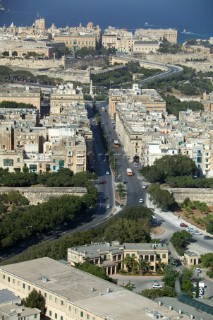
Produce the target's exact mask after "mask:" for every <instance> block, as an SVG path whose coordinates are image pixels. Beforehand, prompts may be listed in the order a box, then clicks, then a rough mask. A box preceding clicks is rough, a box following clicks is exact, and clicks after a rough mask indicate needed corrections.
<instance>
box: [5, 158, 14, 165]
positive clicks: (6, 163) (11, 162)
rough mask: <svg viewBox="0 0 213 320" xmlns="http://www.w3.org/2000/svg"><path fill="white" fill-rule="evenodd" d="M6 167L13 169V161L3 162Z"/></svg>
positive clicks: (6, 160)
mask: <svg viewBox="0 0 213 320" xmlns="http://www.w3.org/2000/svg"><path fill="white" fill-rule="evenodd" d="M3 165H4V167H12V166H13V160H12V159H4V160H3Z"/></svg>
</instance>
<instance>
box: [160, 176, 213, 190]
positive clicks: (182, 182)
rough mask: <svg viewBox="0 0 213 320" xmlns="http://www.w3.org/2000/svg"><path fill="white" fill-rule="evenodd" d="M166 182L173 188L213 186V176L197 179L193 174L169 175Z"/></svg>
mask: <svg viewBox="0 0 213 320" xmlns="http://www.w3.org/2000/svg"><path fill="white" fill-rule="evenodd" d="M166 184H168V185H169V186H170V187H171V188H211V189H212V188H213V178H199V179H195V178H193V177H191V176H185V177H180V176H179V177H167V178H166Z"/></svg>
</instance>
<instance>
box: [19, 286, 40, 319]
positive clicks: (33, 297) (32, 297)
mask: <svg viewBox="0 0 213 320" xmlns="http://www.w3.org/2000/svg"><path fill="white" fill-rule="evenodd" d="M22 303H23V305H24V306H25V307H28V308H37V309H39V310H41V313H42V314H44V313H45V298H44V297H43V296H42V294H41V293H40V292H37V291H36V290H35V289H33V290H32V291H31V292H30V293H29V295H28V297H27V298H26V299H23V300H22Z"/></svg>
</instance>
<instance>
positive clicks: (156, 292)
mask: <svg viewBox="0 0 213 320" xmlns="http://www.w3.org/2000/svg"><path fill="white" fill-rule="evenodd" d="M139 294H140V295H142V296H144V297H146V298H149V299H156V298H158V297H176V295H177V294H176V292H175V289H174V288H171V287H169V286H164V287H163V288H158V289H145V290H143V291H141V292H140V293H139Z"/></svg>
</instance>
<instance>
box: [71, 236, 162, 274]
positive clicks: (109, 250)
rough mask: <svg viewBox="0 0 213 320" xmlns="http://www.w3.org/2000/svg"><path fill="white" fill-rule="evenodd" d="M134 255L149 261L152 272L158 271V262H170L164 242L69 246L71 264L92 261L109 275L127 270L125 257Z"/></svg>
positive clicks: (116, 242) (136, 258)
mask: <svg viewBox="0 0 213 320" xmlns="http://www.w3.org/2000/svg"><path fill="white" fill-rule="evenodd" d="M126 257H134V258H135V261H137V262H138V261H139V260H144V261H146V262H147V265H148V269H149V271H150V272H153V273H155V272H156V271H157V267H158V263H159V262H163V263H164V264H168V248H167V247H166V246H163V245H162V244H149V243H123V244H120V243H119V241H113V242H112V243H107V242H105V243H92V244H86V245H84V246H79V247H73V248H69V249H68V251H67V261H68V263H69V264H70V265H71V266H75V264H77V263H83V262H85V261H91V262H92V263H94V264H95V265H97V266H99V267H104V268H105V270H106V274H107V275H112V274H115V273H117V272H118V271H120V270H121V269H124V270H126V269H127V267H126V265H125V263H124V258H126Z"/></svg>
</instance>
